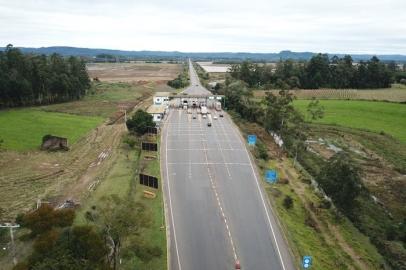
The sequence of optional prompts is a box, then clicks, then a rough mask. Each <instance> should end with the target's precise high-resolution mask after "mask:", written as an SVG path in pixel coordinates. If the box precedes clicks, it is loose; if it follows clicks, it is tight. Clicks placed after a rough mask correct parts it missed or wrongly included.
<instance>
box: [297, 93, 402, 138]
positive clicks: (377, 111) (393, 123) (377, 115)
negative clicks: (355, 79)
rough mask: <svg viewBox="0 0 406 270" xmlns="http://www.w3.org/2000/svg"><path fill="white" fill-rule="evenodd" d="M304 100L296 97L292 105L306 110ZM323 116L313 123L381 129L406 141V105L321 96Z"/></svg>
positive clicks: (373, 129)
mask: <svg viewBox="0 0 406 270" xmlns="http://www.w3.org/2000/svg"><path fill="white" fill-rule="evenodd" d="M308 104H309V101H307V100H295V101H294V106H295V107H296V108H297V109H299V110H300V111H301V112H303V113H304V114H306V108H307V105H308ZM320 104H321V105H322V106H323V107H324V109H325V115H324V118H322V119H321V120H317V121H316V123H323V124H334V125H339V126H344V127H350V128H357V129H365V130H370V131H374V132H384V133H386V134H389V135H391V136H393V137H395V138H397V139H398V140H400V141H401V142H402V143H406V125H405V121H406V105H405V104H396V103H388V102H368V101H349V100H345V101H344V100H321V101H320Z"/></svg>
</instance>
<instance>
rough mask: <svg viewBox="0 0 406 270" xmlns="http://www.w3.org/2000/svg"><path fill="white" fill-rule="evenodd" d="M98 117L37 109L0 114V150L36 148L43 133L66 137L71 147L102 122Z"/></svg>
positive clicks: (1, 112)
mask: <svg viewBox="0 0 406 270" xmlns="http://www.w3.org/2000/svg"><path fill="white" fill-rule="evenodd" d="M102 120H103V119H102V118H100V117H88V116H78V115H70V114H64V113H54V112H44V111H41V110H38V109H37V108H27V109H15V110H7V111H0V138H1V139H2V140H3V141H4V142H3V146H2V147H3V148H5V149H12V150H31V149H38V148H39V146H40V145H41V142H42V137H43V136H44V135H46V134H52V135H55V136H61V137H66V138H68V144H74V143H75V142H76V141H77V140H78V139H79V138H80V137H81V136H83V135H84V134H86V133H87V132H89V131H90V130H91V129H93V128H95V127H96V126H97V125H99V124H100V123H101V122H102Z"/></svg>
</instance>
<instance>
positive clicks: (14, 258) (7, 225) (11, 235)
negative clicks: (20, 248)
mask: <svg viewBox="0 0 406 270" xmlns="http://www.w3.org/2000/svg"><path fill="white" fill-rule="evenodd" d="M0 228H10V238H11V255H12V256H13V263H14V265H17V257H16V250H15V245H14V234H13V228H20V225H19V224H12V223H4V224H0Z"/></svg>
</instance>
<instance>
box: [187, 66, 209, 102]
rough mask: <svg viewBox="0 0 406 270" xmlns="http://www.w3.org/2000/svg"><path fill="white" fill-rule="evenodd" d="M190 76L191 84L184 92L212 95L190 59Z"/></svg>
mask: <svg viewBox="0 0 406 270" xmlns="http://www.w3.org/2000/svg"><path fill="white" fill-rule="evenodd" d="M189 77H190V86H189V87H188V88H186V90H184V91H183V93H184V94H188V95H201V96H210V95H211V92H210V91H208V90H207V89H206V88H204V87H203V86H202V85H201V84H200V81H199V77H198V76H197V73H196V70H195V69H194V68H193V65H192V62H191V61H190V60H189Z"/></svg>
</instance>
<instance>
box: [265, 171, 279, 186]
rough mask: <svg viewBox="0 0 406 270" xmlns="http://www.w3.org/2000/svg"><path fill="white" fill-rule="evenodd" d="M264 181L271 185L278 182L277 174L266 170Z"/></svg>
mask: <svg viewBox="0 0 406 270" xmlns="http://www.w3.org/2000/svg"><path fill="white" fill-rule="evenodd" d="M265 180H266V181H267V182H268V183H271V184H274V183H276V180H278V173H277V172H276V171H275V170H267V171H266V172H265Z"/></svg>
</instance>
